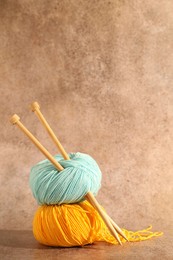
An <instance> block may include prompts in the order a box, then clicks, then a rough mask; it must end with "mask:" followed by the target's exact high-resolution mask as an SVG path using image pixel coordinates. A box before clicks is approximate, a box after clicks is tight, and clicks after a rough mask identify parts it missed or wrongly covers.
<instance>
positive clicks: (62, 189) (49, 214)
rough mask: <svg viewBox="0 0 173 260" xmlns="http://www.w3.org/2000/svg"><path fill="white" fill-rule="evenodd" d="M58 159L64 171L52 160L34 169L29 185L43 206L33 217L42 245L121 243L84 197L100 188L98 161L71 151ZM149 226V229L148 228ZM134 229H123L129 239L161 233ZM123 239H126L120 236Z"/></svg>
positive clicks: (36, 234) (34, 229)
mask: <svg viewBox="0 0 173 260" xmlns="http://www.w3.org/2000/svg"><path fill="white" fill-rule="evenodd" d="M69 157H70V160H64V158H63V157H62V156H61V155H56V156H55V159H56V160H57V161H58V162H59V163H60V164H61V165H62V166H63V168H64V170H62V171H58V170H57V169H56V168H55V167H54V166H53V165H52V163H51V162H50V161H49V160H47V159H46V160H44V161H41V162H39V163H38V164H36V165H35V166H34V167H32V169H31V173H30V180H29V181H30V187H31V190H32V193H33V196H34V197H35V199H36V200H37V202H38V204H39V205H40V206H39V208H38V209H37V211H36V213H35V216H34V220H33V234H34V236H35V238H36V240H38V241H39V242H40V243H41V244H44V245H48V246H60V247H73V246H83V245H86V244H92V243H93V242H95V241H106V242H109V243H112V244H117V243H118V242H117V241H116V240H115V238H114V237H113V236H112V235H111V234H110V232H109V230H108V228H107V227H106V225H105V223H104V222H103V220H102V218H101V217H100V215H99V214H98V212H97V211H96V210H95V209H94V208H93V207H92V206H91V205H90V204H89V203H88V202H87V201H86V200H85V195H86V194H87V193H88V192H89V191H91V192H92V193H93V194H94V195H95V196H96V195H97V193H98V191H99V189H100V187H101V178H102V174H101V171H100V168H99V166H98V165H97V163H96V161H95V160H94V159H93V158H92V157H91V156H89V155H87V154H83V153H79V152H78V153H70V154H69ZM149 229H150V228H149ZM149 229H146V230H143V231H141V232H136V233H134V232H131V231H127V230H125V229H122V230H123V232H124V233H125V234H126V236H127V237H128V238H129V240H130V241H140V240H145V239H148V238H150V237H152V236H158V235H160V233H159V232H155V233H153V232H150V231H149ZM121 241H122V242H125V239H123V238H122V237H121Z"/></svg>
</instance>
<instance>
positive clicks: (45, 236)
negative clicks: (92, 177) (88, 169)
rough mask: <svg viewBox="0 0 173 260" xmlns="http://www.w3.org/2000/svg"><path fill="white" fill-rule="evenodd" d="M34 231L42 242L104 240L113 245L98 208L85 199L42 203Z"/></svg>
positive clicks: (64, 244)
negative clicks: (70, 202) (78, 201)
mask: <svg viewBox="0 0 173 260" xmlns="http://www.w3.org/2000/svg"><path fill="white" fill-rule="evenodd" d="M33 233H34V236H35V238H36V240H38V241H39V242H40V243H41V244H44V245H49V246H60V247H72V246H83V245H86V244H92V243H93V242H95V241H106V242H109V243H113V244H115V243H116V241H115V239H114V237H113V236H112V235H111V234H110V233H109V231H108V229H107V227H106V226H105V224H104V222H103V220H102V219H101V218H100V216H99V214H98V213H97V211H96V210H95V209H94V208H93V207H92V206H91V205H90V204H89V203H88V202H86V201H84V202H81V203H78V204H62V205H60V206H58V205H42V206H40V207H39V208H38V209H37V211H36V213H35V216H34V221H33Z"/></svg>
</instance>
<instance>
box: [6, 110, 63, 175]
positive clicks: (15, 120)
mask: <svg viewBox="0 0 173 260" xmlns="http://www.w3.org/2000/svg"><path fill="white" fill-rule="evenodd" d="M10 122H11V123H12V124H13V125H17V126H18V127H19V128H20V130H22V131H23V132H24V133H25V134H26V135H27V136H28V137H29V139H30V140H31V141H32V142H33V143H34V144H35V146H36V147H37V148H38V149H39V150H40V151H41V152H42V153H43V154H44V155H45V156H46V157H47V159H49V161H51V163H52V164H53V165H54V166H55V167H56V168H57V170H58V171H62V170H64V168H63V167H62V166H61V164H59V162H57V161H56V160H55V158H54V157H53V156H52V155H51V154H50V153H49V152H48V151H47V150H46V148H44V146H43V145H42V144H41V143H40V142H39V141H38V140H37V139H36V138H35V137H34V136H33V134H31V132H30V131H29V130H28V129H27V128H26V127H25V126H24V125H23V124H22V123H21V122H20V117H19V116H18V115H16V114H15V115H13V116H12V117H11V119H10Z"/></svg>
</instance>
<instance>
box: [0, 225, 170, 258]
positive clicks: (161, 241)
mask: <svg viewBox="0 0 173 260" xmlns="http://www.w3.org/2000/svg"><path fill="white" fill-rule="evenodd" d="M172 243H173V241H172V238H171V236H170V235H168V236H167V235H166V234H164V235H163V236H162V237H158V238H153V239H151V240H147V241H142V242H136V243H125V244H123V246H119V245H111V244H107V243H103V242H97V243H94V244H93V245H88V246H84V247H73V248H54V247H47V246H43V245H40V244H39V243H38V242H37V241H36V240H35V239H34V237H33V234H32V231H19V230H0V259H3V260H6V259H17V260H20V259H51V260H52V259H71V260H73V259H75V260H79V259H82V260H85V259H87V260H88V259H99V260H103V259H104V260H105V259H173V248H172Z"/></svg>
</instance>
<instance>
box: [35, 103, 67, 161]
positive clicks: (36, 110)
mask: <svg viewBox="0 0 173 260" xmlns="http://www.w3.org/2000/svg"><path fill="white" fill-rule="evenodd" d="M31 109H32V112H35V114H36V115H37V116H38V118H39V119H40V121H41V123H42V124H43V125H44V127H45V128H46V130H47V132H48V134H49V135H50V137H51V138H52V140H53V142H54V143H55V144H56V145H57V147H58V149H59V150H60V151H61V154H62V156H63V157H64V159H65V160H70V157H69V156H68V154H67V153H66V151H65V150H64V148H63V146H62V145H61V143H60V141H59V140H58V138H57V137H56V135H55V134H54V132H53V131H52V129H51V128H50V126H49V124H48V123H47V121H46V119H45V118H44V116H43V115H42V113H41V112H40V106H39V104H38V103H37V102H34V103H32V105H31Z"/></svg>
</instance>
